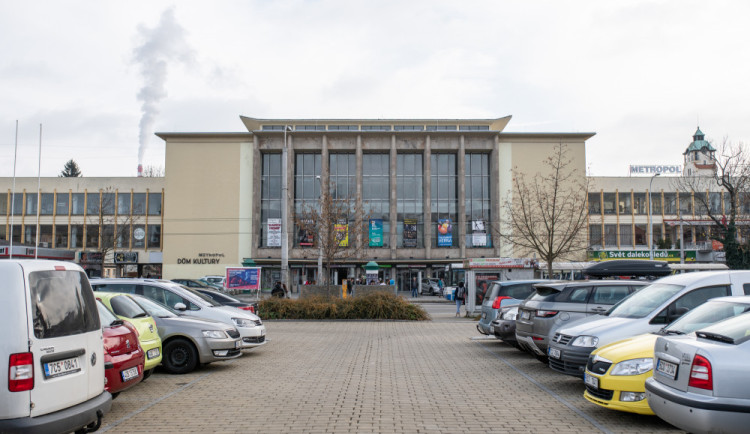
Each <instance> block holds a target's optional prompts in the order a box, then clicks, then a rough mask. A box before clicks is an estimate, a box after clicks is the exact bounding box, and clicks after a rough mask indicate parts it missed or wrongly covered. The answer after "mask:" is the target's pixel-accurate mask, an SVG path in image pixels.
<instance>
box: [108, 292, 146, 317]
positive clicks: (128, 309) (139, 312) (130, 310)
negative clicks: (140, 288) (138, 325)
mask: <svg viewBox="0 0 750 434" xmlns="http://www.w3.org/2000/svg"><path fill="white" fill-rule="evenodd" d="M109 303H110V305H111V306H112V312H114V313H115V315H119V316H124V317H125V318H139V317H142V316H148V314H147V313H146V311H144V310H143V308H142V307H140V306H138V304H137V303H136V302H135V301H133V299H132V298H130V297H128V296H127V295H118V296H115V297H112V298H110V299H109Z"/></svg>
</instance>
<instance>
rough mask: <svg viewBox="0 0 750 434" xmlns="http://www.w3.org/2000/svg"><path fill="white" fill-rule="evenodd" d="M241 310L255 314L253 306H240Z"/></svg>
mask: <svg viewBox="0 0 750 434" xmlns="http://www.w3.org/2000/svg"><path fill="white" fill-rule="evenodd" d="M240 309H242V310H249V311H250V312H253V311H254V310H255V309H253V307H252V306H240ZM253 313H255V312H253Z"/></svg>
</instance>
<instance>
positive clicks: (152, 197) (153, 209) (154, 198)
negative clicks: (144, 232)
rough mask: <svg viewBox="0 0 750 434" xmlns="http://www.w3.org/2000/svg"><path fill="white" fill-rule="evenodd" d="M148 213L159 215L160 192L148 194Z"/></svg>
mask: <svg viewBox="0 0 750 434" xmlns="http://www.w3.org/2000/svg"><path fill="white" fill-rule="evenodd" d="M148 215H161V193H149V194H148Z"/></svg>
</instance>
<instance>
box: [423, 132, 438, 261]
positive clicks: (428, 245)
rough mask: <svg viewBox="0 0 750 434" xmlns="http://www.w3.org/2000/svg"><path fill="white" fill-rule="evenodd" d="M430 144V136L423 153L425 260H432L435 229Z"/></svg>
mask: <svg viewBox="0 0 750 434" xmlns="http://www.w3.org/2000/svg"><path fill="white" fill-rule="evenodd" d="M430 146H431V142H430V136H429V135H428V136H427V138H426V142H425V146H424V152H423V153H422V167H423V169H422V172H423V175H422V185H424V197H423V204H424V205H422V206H423V207H424V209H423V210H422V212H423V213H424V225H423V228H424V230H423V232H424V234H422V235H423V237H422V238H423V240H424V254H425V258H427V259H430V258H432V233H433V231H434V230H435V228H433V227H432V209H431V207H430V204H431V203H432V179H431V178H432V176H431V175H432V167H431V165H432V162H431V159H432V148H431V147H430Z"/></svg>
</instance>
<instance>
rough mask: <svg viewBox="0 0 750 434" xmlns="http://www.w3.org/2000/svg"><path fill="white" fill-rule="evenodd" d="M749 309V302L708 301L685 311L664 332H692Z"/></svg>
mask: <svg viewBox="0 0 750 434" xmlns="http://www.w3.org/2000/svg"><path fill="white" fill-rule="evenodd" d="M747 311H750V304H747V303H737V302H731V301H708V302H706V303H703V304H702V305H700V306H698V307H696V308H695V309H693V310H691V311H690V312H688V313H686V314H685V315H683V316H682V317H680V319H678V320H677V321H675V322H673V323H672V324H670V325H668V326H667V327H665V328H664V330H663V332H664V333H666V334H685V333H692V332H694V331H696V330H698V329H700V328H702V327H707V326H709V325H711V324H714V323H717V322H719V321H723V320H725V319H727V318H732V317H735V316H737V315H740V314H742V313H745V312H747Z"/></svg>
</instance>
